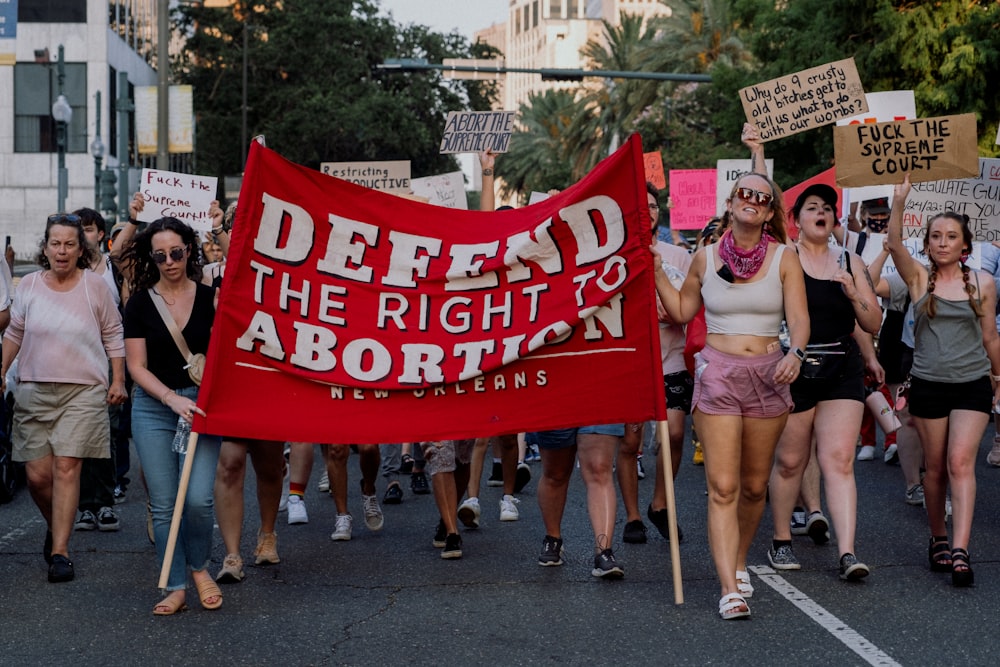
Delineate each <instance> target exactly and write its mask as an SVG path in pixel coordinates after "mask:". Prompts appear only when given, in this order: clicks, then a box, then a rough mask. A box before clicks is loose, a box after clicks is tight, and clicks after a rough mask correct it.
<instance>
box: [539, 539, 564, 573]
mask: <svg viewBox="0 0 1000 667" xmlns="http://www.w3.org/2000/svg"><path fill="white" fill-rule="evenodd" d="M563 553H564V552H563V541H562V538H561V537H552V536H551V535H546V536H545V539H543V540H542V553H540V554H538V564H539V565H541V566H542V567H553V566H555V565H562V564H563Z"/></svg>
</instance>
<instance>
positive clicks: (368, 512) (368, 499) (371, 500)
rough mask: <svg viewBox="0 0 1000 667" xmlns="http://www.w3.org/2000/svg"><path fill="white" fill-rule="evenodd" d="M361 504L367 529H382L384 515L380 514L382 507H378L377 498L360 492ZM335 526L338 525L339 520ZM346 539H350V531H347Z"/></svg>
mask: <svg viewBox="0 0 1000 667" xmlns="http://www.w3.org/2000/svg"><path fill="white" fill-rule="evenodd" d="M361 505H362V507H364V510H365V525H366V526H368V530H382V526H383V524H385V517H384V516H383V515H382V508H381V507H379V504H378V498H376V497H375V496H366V495H365V494H363V493H362V494H361ZM348 516H349V515H348ZM337 527H338V528H339V527H340V524H339V522H338V524H337ZM348 539H350V533H348Z"/></svg>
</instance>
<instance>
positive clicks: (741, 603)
mask: <svg viewBox="0 0 1000 667" xmlns="http://www.w3.org/2000/svg"><path fill="white" fill-rule="evenodd" d="M741 607H742V608H741ZM719 616H720V617H722V620H724V621H732V620H734V619H737V618H749V617H750V606H749V605H748V604H747V601H746V600H744V599H743V596H742V595H740V594H739V593H730V594H729V595H723V596H722V598H721V599H720V600H719Z"/></svg>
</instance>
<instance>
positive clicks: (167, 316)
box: [147, 287, 191, 361]
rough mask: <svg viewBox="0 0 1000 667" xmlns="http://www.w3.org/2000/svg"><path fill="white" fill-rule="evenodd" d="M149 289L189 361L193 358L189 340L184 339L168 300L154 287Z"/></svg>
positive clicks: (186, 359) (172, 336)
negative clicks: (188, 343)
mask: <svg viewBox="0 0 1000 667" xmlns="http://www.w3.org/2000/svg"><path fill="white" fill-rule="evenodd" d="M147 291H148V292H149V298H150V299H151V300H152V301H153V305H154V306H156V310H157V312H159V313H160V317H161V318H162V319H163V323H164V324H165V325H167V331H169V332H170V336H171V338H173V339H174V343H175V344H176V345H177V349H178V350H180V353H181V356H182V357H184V361H189V360H190V359H191V350H190V348H188V346H187V341H185V340H184V335H183V334H182V333H181V330H180V329H178V328H177V322H175V321H174V317H173V315H171V314H170V311H169V310H167V303H166V301H164V300H163V297H162V296H160V295H159V294H158V293H157V292H156V290H154V289H153V288H152V287H150V288H149V289H148V290H147Z"/></svg>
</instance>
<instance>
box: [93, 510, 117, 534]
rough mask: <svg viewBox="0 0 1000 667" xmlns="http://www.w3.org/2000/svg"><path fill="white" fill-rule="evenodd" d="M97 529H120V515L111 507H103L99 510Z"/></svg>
mask: <svg viewBox="0 0 1000 667" xmlns="http://www.w3.org/2000/svg"><path fill="white" fill-rule="evenodd" d="M97 529H98V530H101V531H113V530H118V515H117V514H115V511H114V510H113V509H111V508H110V507H102V508H101V509H100V510H99V511H98V512H97Z"/></svg>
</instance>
